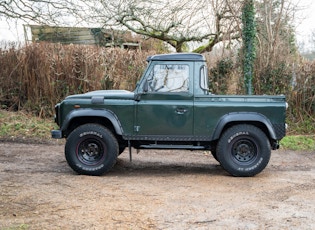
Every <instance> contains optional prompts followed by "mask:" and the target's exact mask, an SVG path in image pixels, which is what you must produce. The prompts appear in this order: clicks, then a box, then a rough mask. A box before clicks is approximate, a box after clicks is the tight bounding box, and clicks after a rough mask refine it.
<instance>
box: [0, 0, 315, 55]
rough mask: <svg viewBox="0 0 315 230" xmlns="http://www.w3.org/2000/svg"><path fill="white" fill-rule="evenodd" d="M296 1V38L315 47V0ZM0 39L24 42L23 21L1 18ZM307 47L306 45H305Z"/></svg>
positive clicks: (299, 41) (308, 45)
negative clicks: (313, 40) (313, 37)
mask: <svg viewBox="0 0 315 230" xmlns="http://www.w3.org/2000/svg"><path fill="white" fill-rule="evenodd" d="M292 1H293V2H296V3H297V4H298V5H299V7H300V10H299V11H298V12H297V15H296V38H297V41H298V44H301V43H305V46H306V47H312V49H315V44H311V43H310V42H309V38H310V35H311V34H312V31H314V32H315V23H314V22H315V1H314V0H292ZM0 41H20V42H24V41H25V37H24V31H23V23H20V24H14V23H11V24H10V25H9V24H8V22H6V21H4V20H2V21H1V20H0ZM304 48H305V47H304Z"/></svg>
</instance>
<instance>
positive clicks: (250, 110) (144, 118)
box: [52, 54, 287, 176]
mask: <svg viewBox="0 0 315 230" xmlns="http://www.w3.org/2000/svg"><path fill="white" fill-rule="evenodd" d="M147 61H148V67H147V69H146V71H145V72H144V74H143V76H142V78H141V80H140V81H139V83H138V84H137V86H136V89H135V90H134V91H133V92H130V91H125V90H100V91H93V92H89V93H85V94H80V95H72V96H68V97H67V98H65V100H64V101H62V102H61V103H59V104H57V105H56V107H55V109H56V122H57V124H58V125H59V126H60V129H59V130H53V131H52V137H53V138H68V136H69V135H71V133H72V132H73V131H74V130H75V129H77V128H78V127H80V126H84V125H86V124H97V125H100V126H102V127H104V128H106V129H107V130H108V131H109V132H110V133H111V134H112V135H113V136H114V138H115V139H116V140H117V143H118V146H119V149H120V150H119V151H118V154H119V153H120V152H121V151H122V150H123V149H124V148H125V147H127V146H129V149H130V148H131V147H134V148H136V149H149V148H155V149H191V150H194V149H196V150H197V149H208V150H211V151H212V152H213V154H214V156H215V157H216V158H217V155H216V154H217V153H216V152H217V148H218V146H217V145H218V142H219V141H220V138H221V137H222V135H223V134H224V133H225V132H226V131H227V130H228V129H230V128H231V127H235V126H237V125H243V126H244V125H250V126H251V127H256V128H258V129H259V130H261V131H262V133H264V134H265V136H266V139H267V141H268V143H269V144H270V147H271V148H272V149H277V148H278V146H279V145H278V143H279V141H280V140H281V139H282V138H283V137H284V136H285V133H286V124H285V114H286V107H287V103H286V100H285V96H266V95H264V96H238V95H229V96H227V95H214V94H211V93H209V90H208V87H207V82H208V78H207V70H206V61H205V58H204V57H203V56H202V55H199V54H165V55H155V56H152V57H149V58H148V60H147ZM87 132H88V131H87ZM242 132H243V131H242ZM238 133H239V132H238ZM236 136H238V134H237V133H236ZM232 139H233V138H232ZM240 145H241V144H240ZM249 146H250V145H248V144H247V148H249ZM241 147H245V148H246V142H245V144H244V143H243V144H242V146H241ZM130 151H131V150H130ZM257 151H258V150H257ZM243 152H246V151H243ZM76 154H78V153H76ZM218 158H220V157H219V156H218ZM242 159H244V161H246V158H242ZM218 160H219V161H220V159H218ZM268 160H269V159H268ZM70 166H71V165H70ZM76 171H78V172H79V173H83V174H85V173H86V172H85V171H80V170H76ZM92 171H93V170H92ZM86 174H89V173H86ZM95 174H101V173H95ZM232 174H233V175H234V174H235V175H236V176H237V175H238V174H237V173H232ZM255 174H256V173H255ZM240 176H246V175H240Z"/></svg>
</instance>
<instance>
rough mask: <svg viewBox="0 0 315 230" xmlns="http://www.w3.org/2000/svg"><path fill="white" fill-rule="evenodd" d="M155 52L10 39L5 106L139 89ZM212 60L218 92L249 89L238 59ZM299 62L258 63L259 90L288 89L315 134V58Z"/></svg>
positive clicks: (1, 68) (1, 60) (297, 124)
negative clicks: (20, 44)
mask: <svg viewBox="0 0 315 230" xmlns="http://www.w3.org/2000/svg"><path fill="white" fill-rule="evenodd" d="M3 46H4V45H3ZM154 53H155V52H154V51H140V50H123V49H120V48H116V49H112V48H111V49H109V48H102V47H96V46H82V45H80V46H79V45H60V44H48V43H36V44H30V45H26V46H23V47H19V46H18V45H16V44H14V43H13V44H5V47H4V48H2V49H0V82H1V83H0V84H1V87H0V104H1V108H2V109H11V110H21V109H23V110H27V111H30V112H32V113H34V114H36V115H38V116H41V117H49V116H52V115H53V113H54V105H55V104H56V103H57V102H60V101H61V100H62V99H63V98H64V97H66V96H68V95H70V94H77V93H85V92H87V91H92V90H99V89H127V90H133V89H134V87H135V85H136V82H137V81H138V80H139V78H140V76H141V74H142V73H143V70H144V69H145V67H146V65H147V64H146V58H147V56H149V55H152V54H154ZM211 61H213V60H208V64H209V66H210V65H211V68H210V71H209V79H210V86H211V89H210V90H211V92H212V93H215V94H226V93H229V94H231V93H242V92H245V90H244V82H243V80H244V78H243V77H242V74H241V71H240V69H241V68H240V64H239V63H238V61H232V60H231V59H229V58H226V57H225V58H224V59H222V60H218V62H217V63H211ZM296 62H297V63H295V64H288V63H286V62H284V61H281V60H279V62H277V63H272V65H270V66H266V67H264V68H261V67H259V66H256V71H255V76H254V82H253V86H254V94H259V95H262V94H285V95H286V96H287V100H288V103H289V105H290V107H289V110H288V118H289V121H290V123H291V124H292V126H293V130H294V132H295V133H296V132H298V133H304V134H305V133H309V134H312V133H313V132H314V130H315V127H314V125H313V124H314V121H315V118H314V114H315V62H309V61H305V60H300V61H296ZM291 63H292V62H291ZM232 85H233V86H232ZM231 86H232V87H231Z"/></svg>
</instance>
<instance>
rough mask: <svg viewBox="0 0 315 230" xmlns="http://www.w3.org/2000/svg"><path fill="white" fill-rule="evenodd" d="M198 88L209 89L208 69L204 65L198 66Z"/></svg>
mask: <svg viewBox="0 0 315 230" xmlns="http://www.w3.org/2000/svg"><path fill="white" fill-rule="evenodd" d="M200 88H201V89H203V90H207V91H209V86H208V70H207V67H206V66H201V68H200Z"/></svg>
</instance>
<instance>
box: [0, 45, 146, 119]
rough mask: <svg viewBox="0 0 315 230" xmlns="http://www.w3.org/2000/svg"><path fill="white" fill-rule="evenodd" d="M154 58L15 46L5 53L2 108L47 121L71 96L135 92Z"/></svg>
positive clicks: (0, 65)
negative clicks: (29, 113)
mask: <svg viewBox="0 0 315 230" xmlns="http://www.w3.org/2000/svg"><path fill="white" fill-rule="evenodd" d="M151 54H152V52H148V51H130V50H123V49H119V48H117V49H105V48H100V47H96V46H82V45H80V46H78V45H68V46H66V45H60V44H48V43H37V44H31V45H27V46H24V47H18V46H17V45H16V44H9V45H7V46H6V47H5V48H3V49H1V50H0V82H1V85H2V86H1V89H0V103H1V106H2V108H4V107H5V108H11V109H14V110H20V109H22V108H23V109H26V110H28V111H32V112H35V113H36V114H37V115H39V116H41V117H46V116H49V115H51V114H52V112H53V108H54V105H55V104H56V103H57V102H58V101H60V100H62V99H63V98H64V97H65V96H67V95H69V94H77V93H85V92H87V91H91V90H98V89H119V88H122V87H124V88H125V89H128V90H132V89H133V87H134V85H135V84H136V82H137V80H138V79H139V77H140V76H141V74H142V72H143V69H144V68H145V66H146V62H145V60H146V57H147V56H148V55H151Z"/></svg>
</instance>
